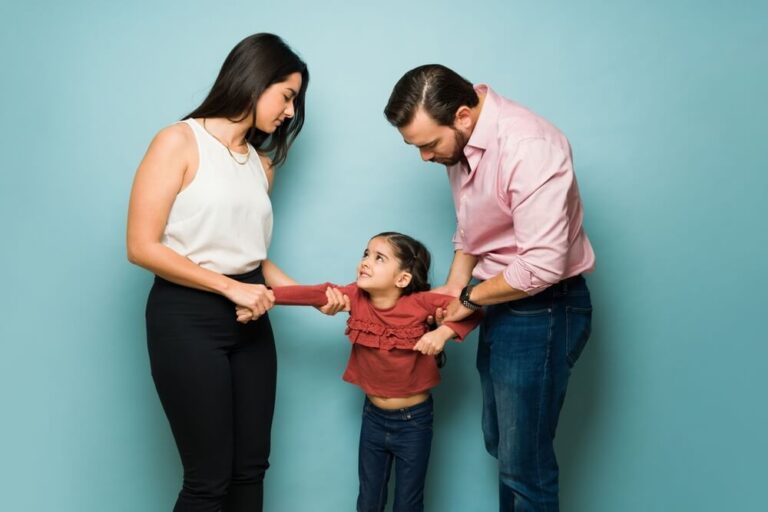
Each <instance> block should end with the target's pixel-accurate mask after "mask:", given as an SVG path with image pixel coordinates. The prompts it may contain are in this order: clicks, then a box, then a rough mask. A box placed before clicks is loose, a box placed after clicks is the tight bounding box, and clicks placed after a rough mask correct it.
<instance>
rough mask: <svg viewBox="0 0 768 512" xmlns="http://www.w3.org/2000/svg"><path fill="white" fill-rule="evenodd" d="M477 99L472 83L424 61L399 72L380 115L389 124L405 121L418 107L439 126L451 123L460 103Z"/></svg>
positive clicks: (407, 122) (407, 121)
mask: <svg viewBox="0 0 768 512" xmlns="http://www.w3.org/2000/svg"><path fill="white" fill-rule="evenodd" d="M479 101H480V99H479V98H478V96H477V93H476V92H475V89H474V88H473V87H472V83H471V82H469V81H468V80H466V79H465V78H463V77H462V76H461V75H459V74H458V73H456V72H455V71H453V70H451V69H449V68H447V67H445V66H442V65H440V64H426V65H424V66H419V67H417V68H414V69H412V70H410V71H409V72H407V73H406V74H404V75H403V77H402V78H401V79H400V80H398V82H397V83H396V84H395V87H394V89H392V94H391V95H390V97H389V101H388V102H387V106H386V107H385V108H384V115H385V116H386V117H387V121H389V122H390V123H391V124H392V125H393V126H396V127H397V128H402V127H403V126H406V125H408V124H409V123H410V122H411V121H412V120H413V116H414V115H415V114H416V111H417V110H418V109H419V107H423V108H424V110H425V111H426V112H427V114H429V115H430V117H432V119H434V120H435V122H436V123H437V124H439V125H441V126H452V125H453V121H454V118H455V115H456V111H457V110H458V109H459V107H461V106H462V105H466V106H468V107H470V108H472V107H474V106H476V105H477V104H478V102H479Z"/></svg>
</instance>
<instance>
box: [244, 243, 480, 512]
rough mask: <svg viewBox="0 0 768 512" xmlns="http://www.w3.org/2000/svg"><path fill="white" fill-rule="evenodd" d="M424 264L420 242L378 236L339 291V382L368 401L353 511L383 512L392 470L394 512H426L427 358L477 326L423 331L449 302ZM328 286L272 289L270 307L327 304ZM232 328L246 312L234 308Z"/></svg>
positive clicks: (430, 375)
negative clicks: (342, 319) (343, 323)
mask: <svg viewBox="0 0 768 512" xmlns="http://www.w3.org/2000/svg"><path fill="white" fill-rule="evenodd" d="M429 264H430V256H429V251H427V249H426V248H425V247H424V245H422V244H421V243H420V242H418V241H416V240H414V239H413V238H411V237H409V236H406V235H403V234H400V233H392V232H387V233H381V234H379V235H376V236H374V237H373V238H371V240H370V241H369V242H368V247H367V248H366V250H365V252H364V253H363V258H362V260H361V261H360V263H359V264H358V266H357V280H356V281H355V283H353V284H350V285H347V286H343V287H340V288H339V290H340V291H341V292H343V293H344V294H346V295H348V296H349V298H350V314H349V320H348V321H347V329H346V333H345V334H346V335H347V336H348V337H349V339H350V340H351V341H352V352H351V354H350V356H349V362H348V364H347V368H346V371H345V372H344V377H343V378H344V380H346V381H347V382H351V383H352V384H356V385H358V386H360V387H361V388H362V390H363V391H364V392H365V394H366V400H365V406H364V412H363V424H362V428H361V432H360V451H359V463H358V471H359V476H360V490H359V495H358V498H357V510H358V511H362V512H367V511H376V512H379V511H383V510H384V506H385V504H386V500H387V482H388V480H389V473H390V469H391V467H392V462H393V461H396V462H395V479H396V481H395V501H394V510H395V511H396V512H397V511H405V510H407V511H419V510H423V509H424V480H425V478H426V473H427V463H428V460H429V452H430V447H431V443H432V398H431V396H430V393H429V390H430V389H431V388H433V387H434V386H436V385H437V384H438V383H439V382H440V374H439V372H438V367H437V363H436V361H435V358H434V357H433V355H435V354H438V353H439V352H441V351H442V349H443V346H444V345H445V343H446V341H448V340H449V339H451V338H453V337H454V336H457V337H458V338H459V339H462V338H463V337H464V336H466V335H467V333H469V331H471V330H472V329H473V328H474V327H475V326H476V325H477V323H478V322H479V315H477V314H475V315H473V316H471V317H469V318H467V319H466V320H463V321H461V322H445V323H444V324H443V325H441V326H440V327H438V328H437V329H435V330H433V331H428V330H427V326H426V319H427V317H428V316H430V315H432V314H434V312H435V310H436V309H437V308H438V307H445V306H446V305H447V304H448V303H449V302H450V301H451V300H453V297H451V296H448V295H441V294H437V293H432V292H429V291H427V290H429V283H428V282H427V273H428V271H429ZM333 286H335V285H332V284H330V283H325V284H321V285H315V286H285V287H278V288H273V289H272V291H273V292H274V297H275V304H285V305H312V306H322V305H324V304H326V302H327V301H328V298H327V297H326V290H327V289H328V288H329V287H333ZM237 314H238V320H239V321H241V322H247V321H248V320H249V319H250V315H251V312H250V311H249V310H248V309H246V308H237Z"/></svg>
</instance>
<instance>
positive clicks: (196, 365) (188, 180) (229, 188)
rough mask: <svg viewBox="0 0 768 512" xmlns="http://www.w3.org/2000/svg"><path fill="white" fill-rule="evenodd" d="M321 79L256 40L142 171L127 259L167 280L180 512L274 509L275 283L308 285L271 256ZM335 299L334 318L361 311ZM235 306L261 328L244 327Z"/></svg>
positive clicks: (169, 401) (159, 304) (154, 307)
mask: <svg viewBox="0 0 768 512" xmlns="http://www.w3.org/2000/svg"><path fill="white" fill-rule="evenodd" d="M308 80H309V73H308V71H307V66H306V64H305V63H304V62H302V60H301V59H300V58H299V57H298V56H297V55H296V54H295V53H294V52H293V51H292V50H291V49H290V48H289V47H288V46H287V45H286V44H285V43H284V42H283V41H282V40H281V39H280V38H279V37H277V36H275V35H272V34H255V35H252V36H250V37H247V38H245V39H244V40H243V41H241V42H240V43H238V45H237V46H235V48H234V49H233V50H232V51H231V52H230V54H229V55H228V56H227V58H226V60H225V61H224V64H223V65H222V68H221V71H220V72H219V75H218V77H217V79H216V82H215V83H214V85H213V87H212V88H211V91H210V93H209V94H208V96H207V97H206V98H205V100H204V101H203V103H202V104H201V105H200V106H199V107H198V108H197V109H195V110H194V111H193V112H192V113H190V114H189V115H188V116H187V117H186V118H185V119H184V120H183V121H182V122H179V123H177V124H174V125H172V126H169V127H166V128H164V129H163V130H161V131H160V132H159V133H158V134H157V136H156V137H155V139H154V140H153V141H152V143H151V144H150V146H149V149H148V150H147V153H146V155H145V157H144V159H143V160H142V162H141V164H140V165H139V168H138V170H137V171H136V178H135V181H134V184H133V190H132V192H131V201H130V207H129V212H128V240H127V245H128V259H129V260H130V261H131V262H132V263H135V264H137V265H139V266H142V267H144V268H146V269H148V270H150V271H152V272H153V273H155V274H156V278H155V283H154V285H153V287H152V290H151V291H150V294H149V299H148V301H147V311H146V320H147V344H148V348H149V355H150V361H151V366H152V376H153V379H154V381H155V386H156V388H157V391H158V394H159V396H160V401H161V402H162V404H163V408H164V410H165V413H166V415H167V417H168V420H169V423H170V425H171V430H172V431H173V435H174V438H175V440H176V444H177V447H178V449H179V453H180V455H181V460H182V464H183V466H184V484H183V487H182V490H181V492H180V493H179V497H178V500H177V502H176V507H175V508H174V511H176V512H179V511H214V510H223V511H227V512H229V511H241V510H242V511H245V510H248V511H254V510H261V509H262V501H263V479H264V473H265V471H266V469H267V468H268V467H269V463H268V458H269V449H270V431H271V425H272V414H273V410H274V402H275V379H276V357H275V345H274V339H273V336H272V329H271V327H270V323H269V318H268V316H267V314H266V312H267V311H268V310H269V309H270V308H271V307H272V305H273V303H274V296H273V295H272V292H271V291H270V290H269V289H268V288H267V287H266V286H265V284H266V285H269V286H285V285H290V284H295V282H294V281H293V280H292V279H291V278H289V277H288V276H287V275H285V274H284V273H283V272H282V271H281V270H280V269H279V268H278V267H277V266H276V265H274V264H273V263H272V262H270V261H269V260H268V259H267V248H268V246H269V242H270V239H271V236H272V207H271V203H270V199H269V195H268V194H269V192H270V190H271V187H272V182H273V179H274V169H275V168H276V167H278V166H279V165H280V164H282V163H283V162H284V161H285V158H286V156H287V153H288V149H289V148H290V146H291V143H292V142H293V140H294V139H295V137H296V136H297V135H298V133H299V132H300V130H301V127H302V125H303V123H304V98H305V93H306V90H307V82H308ZM269 154H271V155H272V159H270V158H269V157H268V156H267V155H269ZM327 293H328V297H329V304H328V305H326V306H325V307H323V308H321V311H323V312H324V313H327V314H335V313H336V312H338V311H339V310H341V309H344V308H346V307H348V298H345V297H343V296H342V295H341V293H340V292H339V291H338V290H328V292H327ZM236 306H242V307H246V308H248V309H250V310H251V311H252V313H253V316H254V317H255V318H257V321H255V322H250V323H248V324H247V325H243V324H240V323H238V322H237V320H236V315H235V307H236Z"/></svg>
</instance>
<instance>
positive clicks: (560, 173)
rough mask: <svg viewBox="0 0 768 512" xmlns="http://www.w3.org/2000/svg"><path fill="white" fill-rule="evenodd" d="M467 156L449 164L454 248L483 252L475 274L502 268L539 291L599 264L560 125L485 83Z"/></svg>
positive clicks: (513, 282)
mask: <svg viewBox="0 0 768 512" xmlns="http://www.w3.org/2000/svg"><path fill="white" fill-rule="evenodd" d="M475 89H476V90H477V92H478V94H481V95H482V94H485V95H486V96H485V101H484V103H483V108H482V111H481V113H480V117H479V118H478V120H477V124H476V125H475V129H474V131H473V132H472V136H471V137H470V139H469V141H468V142H467V145H466V147H465V148H464V155H465V156H466V158H467V162H468V163H469V168H467V164H466V163H464V162H460V163H458V164H456V165H452V166H449V167H448V168H447V170H448V179H449V180H450V183H451V189H452V191H453V201H454V204H455V206H456V220H457V229H456V233H455V234H454V237H453V242H454V246H455V248H456V249H457V250H461V251H462V252H464V253H465V254H471V255H474V256H477V257H478V263H477V266H475V269H474V271H473V275H474V277H476V278H477V279H482V280H485V279H490V278H491V277H495V276H496V275H498V274H499V273H502V274H503V275H504V279H505V281H506V282H507V283H509V285H510V286H511V287H513V288H516V289H518V290H522V291H524V292H526V293H527V294H529V295H533V294H535V293H537V292H539V291H541V290H543V289H545V288H546V287H548V286H550V285H553V284H555V283H557V282H559V281H561V280H563V279H566V278H568V277H571V276H575V275H578V274H580V273H582V272H588V271H590V270H592V269H593V268H594V265H595V254H594V252H593V251H592V246H591V244H590V243H589V239H588V238H587V235H586V233H584V230H583V229H582V221H583V218H584V214H583V211H582V206H581V199H580V198H579V190H578V187H577V185H576V176H575V175H574V173H573V163H572V159H571V147H570V145H569V143H568V139H566V138H565V135H563V134H562V133H561V132H560V130H558V129H557V128H556V127H554V126H553V125H552V124H550V123H549V122H547V121H546V120H545V119H543V118H541V117H539V116H538V115H536V114H534V113H533V112H531V111H530V110H528V109H526V108H524V107H522V106H521V105H518V104H517V103H514V102H512V101H510V100H507V99H506V98H502V97H501V96H499V95H498V94H496V93H495V92H493V91H492V90H491V88H490V87H488V86H487V85H477V86H476V87H475Z"/></svg>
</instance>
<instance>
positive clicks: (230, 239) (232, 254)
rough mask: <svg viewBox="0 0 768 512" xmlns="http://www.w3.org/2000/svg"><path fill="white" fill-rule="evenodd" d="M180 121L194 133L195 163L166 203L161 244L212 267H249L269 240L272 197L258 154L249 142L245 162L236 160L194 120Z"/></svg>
mask: <svg viewBox="0 0 768 512" xmlns="http://www.w3.org/2000/svg"><path fill="white" fill-rule="evenodd" d="M182 122H183V123H186V124H187V125H189V127H190V128H191V129H192V131H193V132H194V134H195V140H196V141H197V150H198V151H197V152H198V159H199V165H198V168H197V172H196V173H195V177H194V179H193V180H192V183H190V184H189V185H187V187H186V188H185V189H184V190H182V191H181V192H179V193H178V195H177V196H176V199H175V200H174V202H173V206H171V211H170V214H169V215H168V223H167V224H166V226H165V232H164V233H163V238H162V243H163V244H164V245H166V246H168V247H170V248H171V249H173V250H174V251H176V252H178V253H179V254H181V255H182V256H186V257H187V258H189V259H190V260H192V261H193V262H195V263H197V264H198V265H200V266H201V267H203V268H206V269H209V270H213V271H214V272H219V273H221V274H242V273H245V272H249V271H251V270H253V269H255V268H256V267H258V266H259V265H260V264H261V261H262V260H264V259H265V258H266V257H267V249H268V248H269V243H270V241H271V240H272V202H271V201H270V200H269V195H268V190H269V182H268V181H267V175H266V173H265V172H264V168H263V167H262V165H261V159H260V158H259V155H258V154H257V153H256V150H255V149H254V148H253V146H251V147H250V157H249V158H248V161H247V162H246V163H245V164H244V165H239V164H237V163H235V161H234V160H233V159H232V157H231V156H230V155H229V152H228V151H227V148H226V146H224V145H223V144H222V143H220V142H219V141H218V140H216V139H215V138H214V137H213V135H211V134H210V133H208V132H207V131H205V129H204V128H203V127H202V126H201V125H200V124H199V123H198V122H197V121H195V120H193V119H185V120H184V121H182ZM235 157H239V159H240V161H242V159H243V158H244V156H240V155H237V154H236V155H235Z"/></svg>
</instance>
